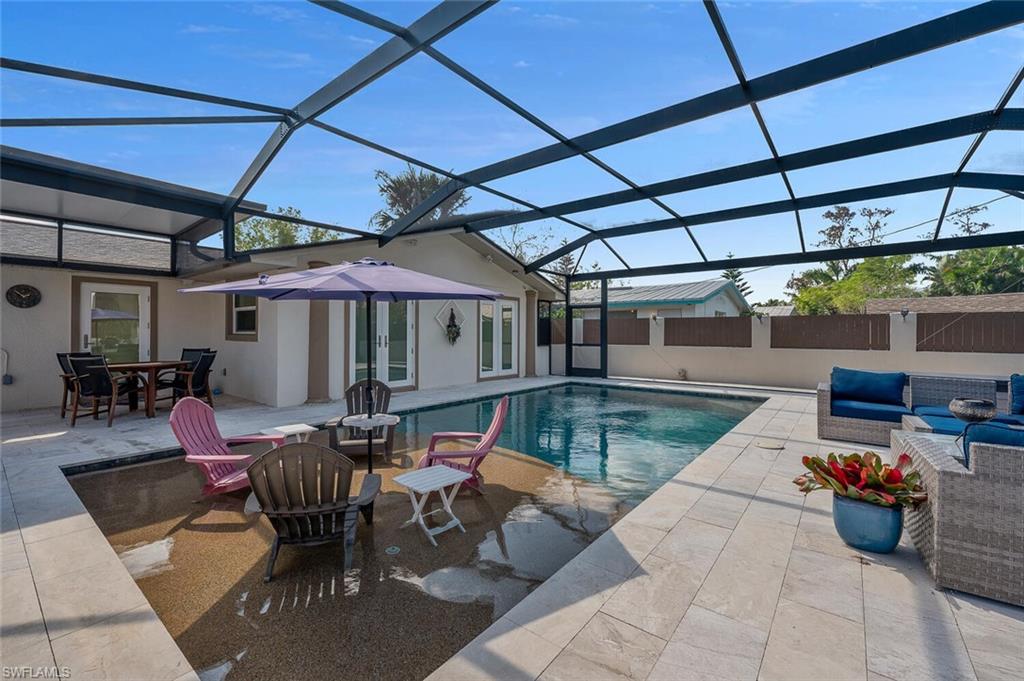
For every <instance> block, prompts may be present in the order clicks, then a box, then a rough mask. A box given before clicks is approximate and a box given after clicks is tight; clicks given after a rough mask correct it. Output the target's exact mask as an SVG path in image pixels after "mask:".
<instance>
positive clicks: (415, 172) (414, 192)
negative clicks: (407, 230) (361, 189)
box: [370, 164, 472, 232]
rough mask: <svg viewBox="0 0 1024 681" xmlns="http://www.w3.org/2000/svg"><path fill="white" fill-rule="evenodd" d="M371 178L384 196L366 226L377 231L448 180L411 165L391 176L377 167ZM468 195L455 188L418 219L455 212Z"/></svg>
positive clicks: (392, 222) (423, 220) (462, 206)
mask: <svg viewBox="0 0 1024 681" xmlns="http://www.w3.org/2000/svg"><path fill="white" fill-rule="evenodd" d="M373 177H374V179H375V180H377V191H378V192H380V195H381V196H382V197H383V198H384V204H385V207H384V208H382V209H380V210H378V211H377V212H376V213H374V214H373V215H372V216H371V217H370V225H371V226H372V227H376V228H377V229H378V230H379V231H381V232H383V231H385V230H387V229H388V228H389V227H390V226H391V225H392V224H394V223H395V222H396V221H397V220H399V219H400V218H401V217H402V216H403V215H405V214H406V213H408V212H409V211H411V210H412V209H413V208H415V207H416V206H417V205H419V204H420V202H422V201H423V200H424V199H426V198H427V197H428V196H430V195H431V194H433V193H434V192H435V191H436V190H437V189H438V188H440V187H441V186H442V185H444V183H445V182H447V181H448V180H447V179H445V178H444V177H441V176H440V175H437V174H435V173H432V172H430V171H427V170H419V169H417V168H415V167H413V165H412V164H409V165H408V166H407V167H406V168H405V170H403V171H402V172H400V173H396V174H394V175H392V174H391V173H389V172H387V171H386V170H377V171H376V172H374V174H373ZM470 198H472V197H470V196H469V194H467V193H466V190H465V189H459V190H457V191H456V192H455V193H453V194H452V195H451V196H449V197H448V198H447V199H445V200H444V201H442V202H441V204H440V205H439V206H438V207H437V208H435V209H434V210H432V211H430V212H429V213H427V214H426V215H425V216H424V217H423V218H421V220H420V222H421V223H423V222H436V221H438V220H442V219H444V218H447V217H450V216H452V215H455V214H457V213H458V212H459V210H461V209H462V208H464V207H465V206H466V204H467V203H469V200H470Z"/></svg>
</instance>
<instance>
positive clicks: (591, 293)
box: [572, 279, 750, 309]
mask: <svg viewBox="0 0 1024 681" xmlns="http://www.w3.org/2000/svg"><path fill="white" fill-rule="evenodd" d="M722 292H725V293H727V294H730V293H731V295H733V297H734V298H735V300H736V302H737V303H738V304H739V306H740V307H741V308H743V309H749V308H750V305H749V304H748V303H747V300H746V298H744V297H743V294H742V293H740V291H739V289H738V288H736V285H735V284H734V283H732V282H731V281H729V280H728V279H705V280H704V281H690V282H682V283H679V284H661V285H658V286H621V287H616V288H609V289H608V307H620V308H621V307H654V306H661V307H665V306H673V305H697V304H700V303H703V302H706V301H708V300H710V299H711V298H713V297H715V296H716V295H718V294H719V293H722ZM572 302H573V304H592V303H599V302H601V290H600V289H597V288H594V289H585V290H582V291H573V292H572Z"/></svg>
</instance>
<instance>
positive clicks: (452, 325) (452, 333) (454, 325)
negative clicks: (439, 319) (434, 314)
mask: <svg viewBox="0 0 1024 681" xmlns="http://www.w3.org/2000/svg"><path fill="white" fill-rule="evenodd" d="M444 333H445V335H446V336H448V342H449V343H450V344H451V345H455V343H456V342H458V340H459V336H461V335H462V327H461V326H459V322H458V320H456V319H455V310H448V323H447V324H445V326H444Z"/></svg>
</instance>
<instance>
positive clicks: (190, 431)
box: [171, 397, 285, 496]
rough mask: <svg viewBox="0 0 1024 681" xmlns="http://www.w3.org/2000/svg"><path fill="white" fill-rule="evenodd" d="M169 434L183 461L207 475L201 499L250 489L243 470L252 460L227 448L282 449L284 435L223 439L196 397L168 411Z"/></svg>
mask: <svg viewBox="0 0 1024 681" xmlns="http://www.w3.org/2000/svg"><path fill="white" fill-rule="evenodd" d="M171 430H173V431H174V436H175V437H176V438H178V442H179V443H181V446H182V448H183V449H184V450H185V461H188V462H189V463H194V464H196V465H197V466H199V468H200V469H202V471H203V474H204V475H206V484H205V485H203V496H209V495H212V494H223V493H225V492H233V491H235V490H238V489H245V488H246V487H248V486H249V478H248V477H247V476H246V474H245V468H246V466H248V465H249V464H250V463H252V460H253V458H254V457H253V456H250V455H246V454H234V453H232V452H231V448H230V447H229V446H228V445H232V444H244V443H250V442H269V443H272V444H273V445H274V447H277V446H278V445H283V444H284V440H285V436H284V435H249V436H246V437H232V438H225V437H224V436H222V435H221V434H220V430H218V429H217V420H216V419H215V418H214V417H213V409H212V408H211V407H210V405H208V404H206V403H205V402H203V401H201V400H198V399H196V398H195V397H185V398H183V399H181V400H179V401H178V403H177V404H176V405H174V409H173V410H171Z"/></svg>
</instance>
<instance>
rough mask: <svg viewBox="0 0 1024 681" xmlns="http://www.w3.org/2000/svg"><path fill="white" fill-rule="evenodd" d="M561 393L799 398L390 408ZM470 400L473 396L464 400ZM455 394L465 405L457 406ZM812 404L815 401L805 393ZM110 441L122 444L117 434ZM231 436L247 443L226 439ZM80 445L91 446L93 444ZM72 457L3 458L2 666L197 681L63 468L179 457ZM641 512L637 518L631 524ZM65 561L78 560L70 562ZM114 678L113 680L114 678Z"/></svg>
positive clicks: (715, 391)
mask: <svg viewBox="0 0 1024 681" xmlns="http://www.w3.org/2000/svg"><path fill="white" fill-rule="evenodd" d="M565 384H584V385H596V386H606V387H621V388H626V389H633V390H647V391H651V392H678V393H684V394H691V395H692V394H696V395H700V396H707V397H715V398H722V397H737V398H761V399H765V398H766V401H765V402H764V403H763V404H761V405H758V406H757V407H756V408H755V409H754V410H753V411H752V412H751V415H753V414H755V413H757V411H758V410H760V409H764V408H765V406H766V405H768V404H770V403H771V402H772V400H773V399H783V400H785V399H788V398H789V397H791V396H792V395H793V392H790V391H787V392H786V393H783V394H781V395H780V394H777V393H775V392H774V391H771V390H761V389H759V388H757V387H745V388H737V387H718V386H709V385H706V384H690V383H682V382H680V383H679V384H677V385H666V384H665V383H663V382H656V383H655V382H651V381H644V380H637V379H621V378H613V379H588V378H578V377H560V376H550V377H537V378H526V379H509V380H507V381H496V382H489V383H478V384H476V385H470V386H459V387H458V389H439V390H436V391H417V392H416V393H399V394H398V395H396V396H395V397H394V398H393V402H395V403H397V404H396V405H395V409H394V411H396V412H398V413H407V412H409V411H414V410H418V409H421V408H427V407H439V406H450V405H453V404H459V403H466V402H472V401H476V400H479V399H482V398H486V397H493V396H497V395H500V394H506V393H522V392H528V391H532V390H537V389H542V388H554V387H557V386H561V385H565ZM467 392H469V393H472V396H467V395H466V394H467ZM456 394H457V395H460V396H459V397H455V396H454V395H456ZM806 394H807V395H809V394H811V393H810V391H806ZM403 403H407V404H403ZM337 406H338V405H337V403H333V406H331V405H326V406H325V405H306V406H305V407H304V408H302V409H299V410H298V411H299V412H302V413H313V414H315V413H321V412H324V411H328V412H330V413H333V412H335V411H337ZM293 411H295V410H293ZM748 418H749V416H748ZM325 420H326V419H325ZM731 432H732V431H731V430H730V433H731ZM106 434H107V435H108V436H113V437H117V431H113V432H108V433H106ZM225 434H226V435H228V436H236V435H243V434H247V433H242V432H233V431H231V430H230V429H225ZM727 436H728V434H727V435H726V437H727ZM84 441H86V442H88V438H84ZM713 446H714V445H712V447H713ZM69 449H73V450H74V451H68V452H67V453H66V454H62V453H60V451H59V449H58V450H57V451H58V453H57V454H51V455H47V456H46V457H45V458H38V457H33V451H32V450H31V448H29V450H28V452H27V453H19V454H17V455H14V456H10V455H5V456H4V460H3V477H2V480H0V483H2V484H0V491H2V494H0V501H2V508H0V519H2V520H3V527H2V531H3V546H2V549H0V558H2V563H3V575H4V579H3V591H4V594H3V605H2V606H0V607H2V612H3V621H4V630H5V631H4V632H3V634H2V635H0V639H2V643H3V649H4V657H5V659H4V664H5V665H6V666H22V665H25V666H30V667H47V668H55V669H61V668H68V669H70V670H71V674H72V676H78V675H85V676H92V675H96V676H97V677H98V678H126V677H127V678H146V679H166V680H167V681H178V680H182V681H183V680H184V679H198V676H197V675H196V673H195V671H194V670H193V669H192V668H191V666H190V665H189V663H188V661H187V659H186V658H185V656H184V654H183V653H182V652H181V650H180V649H179V648H178V646H177V644H176V642H175V641H174V639H173V638H172V637H171V636H170V634H169V633H168V631H167V629H166V628H165V627H164V625H163V623H162V622H161V621H160V619H159V617H158V616H157V615H156V613H155V612H154V611H153V609H152V607H151V606H150V604H149V602H148V600H146V598H145V596H144V595H143V594H142V592H141V590H140V589H139V587H138V585H137V584H136V583H135V581H134V580H133V579H132V578H131V576H130V575H129V574H128V571H127V569H126V568H125V567H124V566H123V564H122V563H121V561H120V559H119V558H118V556H117V554H116V553H115V552H114V550H113V548H111V546H110V544H109V543H108V542H107V540H106V538H105V537H104V536H103V534H102V532H100V531H99V528H98V527H97V526H96V523H95V521H94V520H93V519H92V516H91V515H90V514H89V512H88V511H87V510H86V509H85V507H84V506H83V505H82V503H81V501H80V500H79V499H78V496H77V495H76V494H75V493H74V490H73V489H72V488H71V486H70V484H69V482H68V479H67V473H66V472H65V469H66V468H70V469H72V470H77V471H79V472H86V470H100V469H101V468H104V467H106V466H107V465H109V464H108V463H107V462H120V463H118V464H117V465H129V464H131V463H141V462H143V461H149V460H157V459H160V458H169V457H173V456H180V450H177V449H176V448H163V449H155V450H150V451H144V452H141V453H135V454H131V455H127V456H112V457H99V458H97V457H96V456H95V454H96V453H97V452H98V450H96V449H94V450H93V451H92V452H90V451H89V448H88V446H86V445H83V444H76V443H69ZM709 449H710V448H709ZM705 451H707V450H705ZM703 455H704V452H702V453H701V454H700V455H698V456H697V457H695V458H694V462H695V461H698V460H700V458H701V457H702V456H703ZM692 464H693V462H691V463H690V464H688V465H692ZM83 467H84V470H83ZM683 470H685V468H684V469H683ZM670 483H671V481H669V482H667V483H666V485H667V484H670ZM663 487H664V486H662V488H663ZM662 488H659V490H660V489H662ZM659 490H655V491H654V493H652V495H651V496H652V497H653V496H654V494H657V492H658V491H659ZM650 498H651V497H648V499H645V500H644V502H641V504H640V505H639V506H638V507H637V508H638V509H639V508H641V507H642V506H643V504H644V503H646V502H647V501H648V500H649V499H650ZM635 512H636V509H634V511H633V512H631V514H630V515H632V514H633V513H635ZM628 517H629V516H628V515H627V518H628ZM621 524H622V521H620V523H617V524H616V525H615V526H613V528H611V529H610V530H608V531H607V532H605V533H604V534H609V533H610V532H612V530H614V528H615V527H617V526H618V525H621ZM602 536H603V535H602ZM69 555H71V556H73V558H72V559H70V560H69ZM574 560H575V559H574ZM572 562H573V561H570V564H571V563H572ZM527 598H529V596H528V597H527ZM115 674H116V675H117V676H116V677H115V676H113V675H115Z"/></svg>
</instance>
